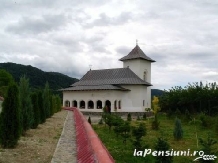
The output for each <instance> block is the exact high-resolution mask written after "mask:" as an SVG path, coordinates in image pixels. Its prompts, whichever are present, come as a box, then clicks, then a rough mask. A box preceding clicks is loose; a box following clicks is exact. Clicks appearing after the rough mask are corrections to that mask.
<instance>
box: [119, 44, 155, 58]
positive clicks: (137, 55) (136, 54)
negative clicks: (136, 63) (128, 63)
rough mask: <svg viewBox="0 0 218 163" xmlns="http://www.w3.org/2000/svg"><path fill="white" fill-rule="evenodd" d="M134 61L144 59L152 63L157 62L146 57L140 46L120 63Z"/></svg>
mask: <svg viewBox="0 0 218 163" xmlns="http://www.w3.org/2000/svg"><path fill="white" fill-rule="evenodd" d="M132 59H143V60H147V61H150V62H156V61H155V60H153V59H151V58H150V57H148V56H146V55H145V53H144V52H143V51H142V50H141V49H140V47H139V46H138V45H136V46H135V48H134V49H132V51H131V52H130V53H129V54H128V55H127V56H125V57H123V58H121V59H120V61H125V60H132Z"/></svg>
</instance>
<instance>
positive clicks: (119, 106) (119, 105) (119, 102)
mask: <svg viewBox="0 0 218 163" xmlns="http://www.w3.org/2000/svg"><path fill="white" fill-rule="evenodd" d="M118 108H119V109H121V100H120V101H118Z"/></svg>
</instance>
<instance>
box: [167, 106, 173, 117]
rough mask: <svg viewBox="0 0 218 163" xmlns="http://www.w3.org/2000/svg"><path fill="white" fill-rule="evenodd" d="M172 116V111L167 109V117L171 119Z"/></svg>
mask: <svg viewBox="0 0 218 163" xmlns="http://www.w3.org/2000/svg"><path fill="white" fill-rule="evenodd" d="M172 116H173V111H172V109H171V108H169V110H168V111H167V117H168V118H171V117H172Z"/></svg>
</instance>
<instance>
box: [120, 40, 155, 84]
mask: <svg viewBox="0 0 218 163" xmlns="http://www.w3.org/2000/svg"><path fill="white" fill-rule="evenodd" d="M120 61H122V62H123V67H124V68H126V67H129V68H130V69H131V70H132V71H133V72H134V73H135V74H136V75H138V77H140V78H141V79H142V80H144V81H146V82H151V63H152V62H156V61H155V60H153V59H151V58H150V57H148V56H147V55H145V53H144V52H143V51H142V50H141V49H140V47H139V45H138V42H137V41H136V46H135V47H134V48H133V49H132V51H131V52H130V53H129V54H128V55H126V56H124V57H123V58H121V59H120Z"/></svg>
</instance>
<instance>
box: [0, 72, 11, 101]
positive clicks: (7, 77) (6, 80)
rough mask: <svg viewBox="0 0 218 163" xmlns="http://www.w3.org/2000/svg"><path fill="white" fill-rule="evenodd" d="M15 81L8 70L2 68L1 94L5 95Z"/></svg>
mask: <svg viewBox="0 0 218 163" xmlns="http://www.w3.org/2000/svg"><path fill="white" fill-rule="evenodd" d="M12 82H14V79H13V77H12V75H11V74H9V73H8V72H7V71H5V70H3V69H0V95H1V96H3V97H5V96H6V93H7V89H8V86H9V84H11V83H12Z"/></svg>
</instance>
